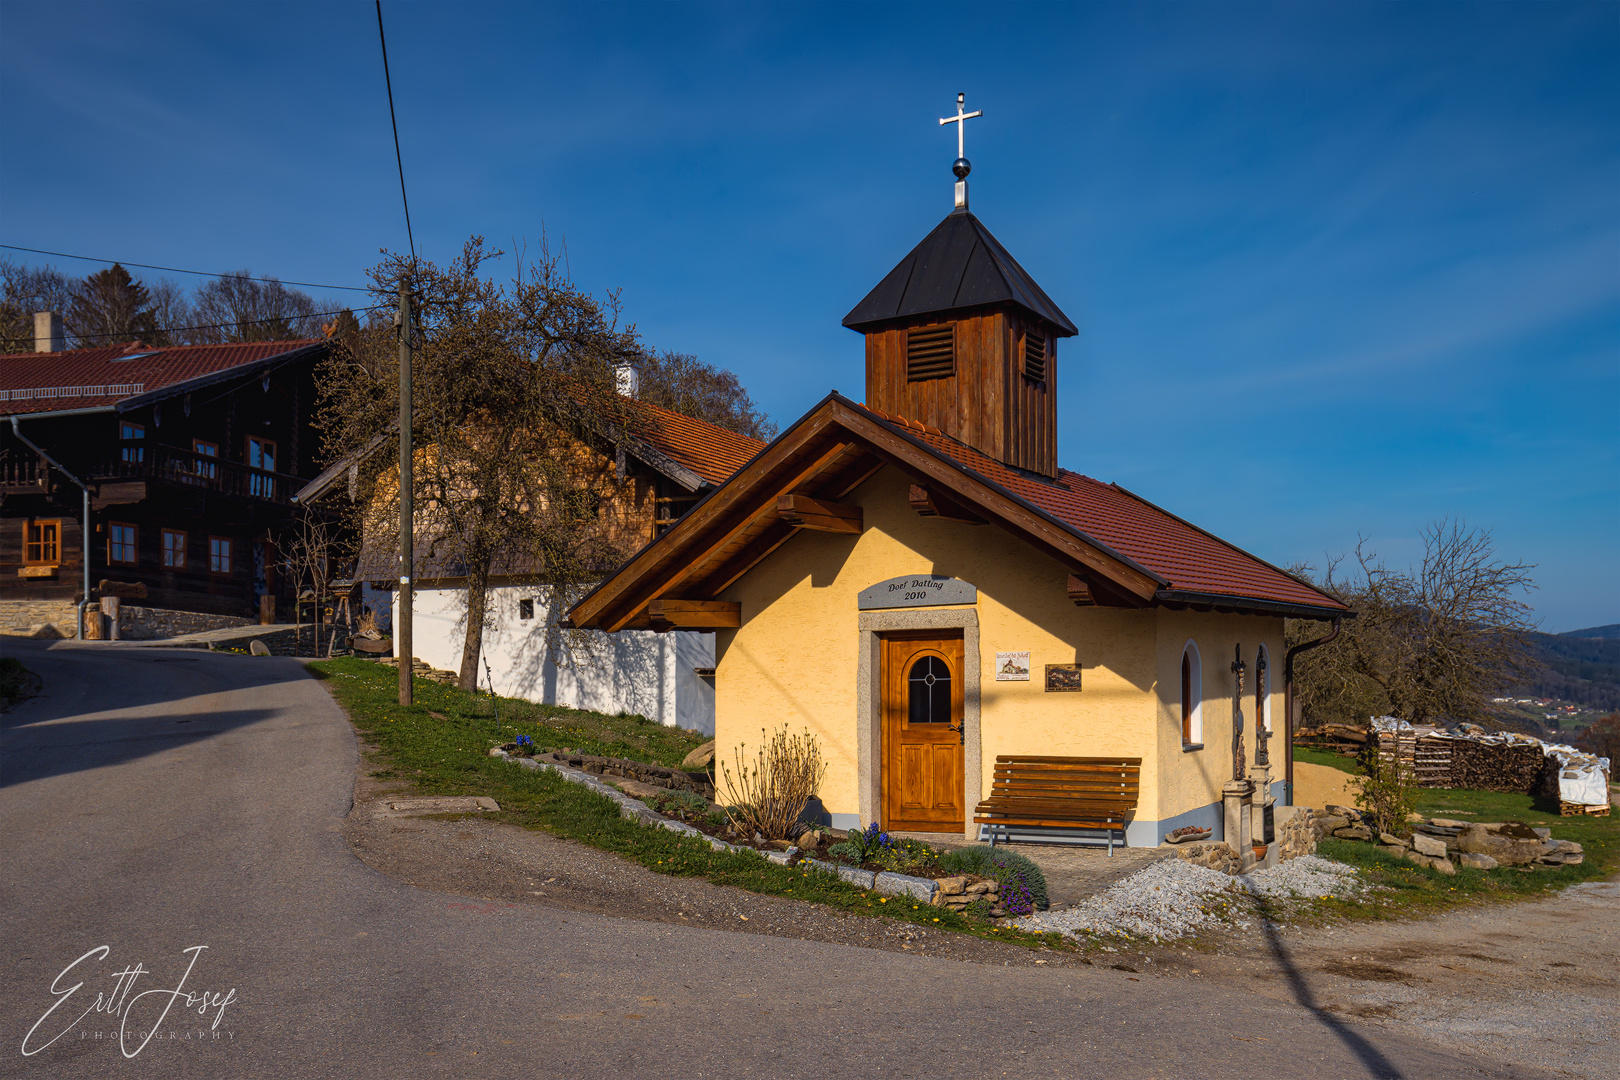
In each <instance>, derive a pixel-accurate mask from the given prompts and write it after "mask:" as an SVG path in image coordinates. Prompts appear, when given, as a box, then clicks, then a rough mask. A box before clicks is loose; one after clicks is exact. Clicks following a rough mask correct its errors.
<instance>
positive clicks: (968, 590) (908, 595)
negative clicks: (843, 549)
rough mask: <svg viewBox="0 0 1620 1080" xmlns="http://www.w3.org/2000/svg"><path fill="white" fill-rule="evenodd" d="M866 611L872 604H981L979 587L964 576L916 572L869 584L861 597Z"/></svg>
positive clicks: (862, 605)
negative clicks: (936, 575) (964, 578)
mask: <svg viewBox="0 0 1620 1080" xmlns="http://www.w3.org/2000/svg"><path fill="white" fill-rule="evenodd" d="M856 602H857V604H858V605H859V607H860V610H862V611H869V610H871V609H872V608H896V607H938V606H939V605H941V604H977V603H978V602H979V589H978V586H976V585H971V584H969V583H968V582H966V581H963V580H962V579H961V578H953V577H928V576H927V575H924V574H912V575H909V576H906V577H896V578H890V579H889V580H888V581H880V582H878V583H877V584H876V585H868V586H867V587H866V588H864V589H862V590H861V592H860V596H859V597H857V600H856Z"/></svg>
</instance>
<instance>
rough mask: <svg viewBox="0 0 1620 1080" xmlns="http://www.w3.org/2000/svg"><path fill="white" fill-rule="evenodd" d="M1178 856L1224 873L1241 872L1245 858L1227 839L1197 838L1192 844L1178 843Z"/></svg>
mask: <svg viewBox="0 0 1620 1080" xmlns="http://www.w3.org/2000/svg"><path fill="white" fill-rule="evenodd" d="M1176 856H1177V857H1178V858H1181V859H1185V860H1186V861H1187V862H1190V863H1192V864H1193V865H1194V866H1205V867H1208V868H1209V869H1211V870H1219V871H1220V872H1221V873H1223V874H1241V873H1242V872H1243V860H1242V859H1239V858H1238V853H1237V852H1236V851H1234V850H1233V848H1232V845H1231V844H1228V843H1227V842H1226V841H1225V840H1195V841H1193V842H1192V843H1190V844H1177V845H1176Z"/></svg>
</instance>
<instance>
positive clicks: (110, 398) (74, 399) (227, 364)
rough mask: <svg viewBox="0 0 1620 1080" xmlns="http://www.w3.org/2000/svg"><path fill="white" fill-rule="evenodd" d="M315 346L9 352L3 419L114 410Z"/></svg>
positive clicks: (2, 376)
mask: <svg viewBox="0 0 1620 1080" xmlns="http://www.w3.org/2000/svg"><path fill="white" fill-rule="evenodd" d="M314 344H316V342H314V341H252V342H243V343H241V344H232V345H180V346H176V347H174V348H167V349H159V348H150V347H146V346H143V345H141V344H140V343H139V342H132V343H130V344H126V345H113V346H106V347H102V348H96V349H69V350H67V351H65V352H55V353H32V352H30V353H9V354H6V355H3V356H0V416H9V415H12V414H16V413H35V412H53V411H56V410H58V409H86V408H93V407H95V406H98V405H113V404H116V403H117V402H119V401H122V400H123V399H125V398H130V397H135V396H136V395H139V394H150V393H152V392H153V391H155V390H161V389H163V388H164V387H168V386H173V385H175V384H176V383H183V382H187V381H189V380H191V379H196V378H199V377H202V376H205V375H215V374H218V373H220V372H223V371H229V370H230V369H231V368H235V367H240V366H242V365H243V364H251V363H253V362H254V361H256V360H264V359H267V358H269V357H272V356H279V355H281V354H282V353H289V352H293V351H295V350H298V349H302V348H305V347H307V346H310V345H314Z"/></svg>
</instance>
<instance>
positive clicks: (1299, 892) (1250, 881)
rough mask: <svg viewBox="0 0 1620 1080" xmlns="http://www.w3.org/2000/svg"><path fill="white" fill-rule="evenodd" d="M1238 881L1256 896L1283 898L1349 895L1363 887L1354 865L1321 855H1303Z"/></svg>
mask: <svg viewBox="0 0 1620 1080" xmlns="http://www.w3.org/2000/svg"><path fill="white" fill-rule="evenodd" d="M1236 881H1237V883H1238V885H1239V887H1241V888H1243V889H1245V890H1246V891H1248V892H1250V893H1252V894H1253V895H1255V896H1265V897H1281V898H1283V899H1290V898H1301V899H1309V898H1315V897H1319V896H1346V895H1348V894H1350V893H1353V892H1356V891H1357V890H1358V889H1360V888H1361V882H1360V880H1359V879H1358V878H1357V877H1356V869H1355V867H1353V866H1346V865H1345V864H1344V863H1338V862H1334V861H1333V860H1332V859H1324V858H1322V857H1321V856H1318V855H1301V856H1300V857H1299V858H1297V859H1290V860H1289V861H1288V862H1285V863H1280V864H1278V865H1277V866H1274V867H1272V868H1271V869H1270V870H1261V871H1259V872H1258V873H1254V874H1247V875H1244V876H1243V877H1239V878H1237V879H1236Z"/></svg>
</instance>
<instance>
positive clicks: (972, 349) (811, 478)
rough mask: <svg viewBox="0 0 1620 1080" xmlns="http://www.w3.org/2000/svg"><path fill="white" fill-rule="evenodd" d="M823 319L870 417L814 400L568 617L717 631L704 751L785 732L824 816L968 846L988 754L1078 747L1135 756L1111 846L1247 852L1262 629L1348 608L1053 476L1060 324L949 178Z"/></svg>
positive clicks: (1271, 634) (1267, 638)
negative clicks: (1184, 829) (884, 257)
mask: <svg viewBox="0 0 1620 1080" xmlns="http://www.w3.org/2000/svg"><path fill="white" fill-rule="evenodd" d="M959 164H965V163H959ZM960 175H962V174H961V173H959V176H960ZM844 325H845V326H847V327H849V328H850V329H852V330H854V331H856V332H858V333H860V334H861V335H862V336H863V337H864V339H865V343H866V392H865V399H866V400H865V402H864V403H862V402H857V401H853V400H850V399H849V398H847V397H845V396H843V395H841V394H838V393H832V394H830V395H828V396H827V397H826V398H825V399H823V400H822V401H821V402H820V403H818V404H817V405H815V406H814V407H813V408H812V409H811V410H810V411H809V412H807V413H806V414H805V415H804V416H802V417H801V418H800V419H799V420H798V421H796V422H795V423H793V424H792V425H791V426H790V427H788V428H787V429H786V430H785V431H784V432H783V433H782V434H781V435H780V436H779V437H778V438H776V439H775V440H774V441H773V442H772V443H771V444H770V445H769V446H768V447H767V448H766V449H765V450H764V452H763V453H761V454H759V455H758V456H756V457H754V458H753V459H752V460H751V461H749V462H748V463H747V464H746V465H744V466H743V467H742V468H741V469H740V470H739V471H738V472H737V473H736V474H735V475H733V476H732V477H731V478H730V479H729V480H727V481H726V482H725V483H723V484H720V485H719V486H718V487H717V488H716V489H714V490H712V491H710V492H708V493H707V494H706V495H705V496H704V498H703V500H702V501H701V502H699V503H698V504H697V505H696V506H695V507H694V508H693V509H692V510H691V511H690V512H688V513H687V514H686V515H685V516H684V517H683V518H681V520H680V521H678V522H676V523H675V524H674V525H673V526H672V527H671V528H670V529H669V530H668V531H667V532H665V533H664V534H663V535H661V536H660V537H658V539H657V540H656V541H655V542H654V543H652V544H650V545H649V546H647V547H646V548H645V549H643V550H642V551H641V552H640V553H639V554H637V555H636V556H635V557H634V558H632V559H631V560H630V561H629V562H628V563H626V564H625V565H624V566H623V567H622V568H620V569H619V570H618V572H617V573H615V574H613V576H611V577H610V578H608V579H607V580H605V581H604V582H602V584H601V585H600V587H598V588H597V589H595V590H594V591H593V592H591V593H590V594H589V595H588V596H586V597H585V598H584V599H583V600H581V601H580V602H579V603H578V604H577V605H576V606H575V607H574V608H573V609H572V611H571V612H570V613H569V619H570V621H571V623H572V625H574V626H578V627H588V628H594V629H598V630H603V631H621V632H622V631H625V630H631V629H653V630H714V631H715V633H716V645H715V652H716V660H715V687H716V712H715V733H716V736H717V739H718V746H717V749H718V751H719V753H720V756H721V757H722V759H729V757H730V755H732V753H733V752H734V751H735V750H736V748H737V747H739V746H742V745H746V746H747V747H749V748H750V750H749V753H750V754H751V753H752V749H753V748H756V747H758V746H759V743H760V740H761V735H762V731H761V729H776V728H779V727H780V726H781V725H783V724H787V725H789V726H790V727H791V728H792V729H794V730H795V731H798V730H803V729H808V730H809V731H810V732H811V733H812V734H813V735H814V736H815V737H816V738H817V739H818V740H819V743H820V746H821V748H822V751H823V753H824V754H825V756H826V757H827V759H828V760H829V762H830V766H829V770H828V773H827V777H826V780H825V782H824V784H823V786H822V789H821V793H820V799H821V802H822V804H823V806H824V808H825V811H826V812H827V814H828V816H829V817H830V819H831V824H833V825H834V826H836V827H853V826H856V825H858V824H865V823H868V822H874V821H875V822H880V823H882V825H883V826H884V827H886V828H888V829H897V830H907V831H918V832H932V833H954V834H957V835H959V836H967V837H974V836H980V835H982V834H983V833H984V829H983V828H982V827H981V825H980V824H979V823H976V822H975V817H977V816H979V815H977V814H976V812H975V811H976V808H977V807H978V806H979V804H980V803H981V801H982V800H984V799H986V797H987V796H989V795H990V793H991V791H992V788H993V786H994V785H995V784H996V782H997V779H998V776H1000V773H1001V771H1004V770H998V767H997V760H998V758H1013V757H1025V758H1028V757H1040V756H1073V757H1085V758H1113V759H1116V760H1118V761H1121V762H1134V763H1135V764H1134V765H1131V766H1129V768H1130V770H1131V772H1132V781H1131V782H1132V783H1133V784H1135V783H1138V782H1139V794H1137V795H1136V797H1135V800H1134V803H1135V805H1134V808H1133V809H1132V811H1131V813H1130V814H1129V816H1128V819H1127V820H1125V821H1124V822H1122V824H1123V830H1122V831H1123V833H1124V836H1125V839H1126V840H1127V842H1128V843H1129V844H1131V845H1157V844H1158V843H1159V842H1160V839H1161V837H1162V835H1163V834H1164V833H1166V832H1168V831H1170V830H1172V829H1176V828H1178V827H1181V826H1186V825H1195V826H1203V827H1208V828H1211V829H1212V830H1213V832H1214V837H1215V838H1216V839H1221V838H1222V837H1223V835H1225V836H1229V837H1230V839H1231V840H1232V842H1233V843H1234V846H1236V844H1237V841H1238V838H1237V836H1236V835H1235V834H1234V832H1233V830H1237V831H1240V832H1242V833H1243V834H1244V842H1245V844H1247V842H1248V838H1249V836H1250V834H1251V831H1252V835H1253V836H1254V838H1255V842H1256V843H1258V842H1259V838H1260V837H1261V836H1262V835H1263V831H1264V829H1265V827H1266V826H1265V822H1266V821H1268V820H1269V819H1270V814H1269V813H1266V812H1265V811H1266V810H1267V809H1268V808H1269V807H1270V806H1271V804H1272V801H1273V800H1274V799H1275V798H1276V797H1277V795H1278V794H1279V793H1280V789H1281V787H1282V784H1281V782H1280V776H1281V767H1282V757H1281V754H1282V749H1281V745H1280V743H1281V740H1277V739H1275V738H1274V736H1275V735H1276V733H1277V731H1278V728H1279V724H1278V720H1279V718H1280V717H1281V716H1282V715H1283V703H1282V693H1281V689H1282V688H1281V685H1280V683H1281V673H1280V670H1279V669H1280V668H1281V667H1282V660H1283V620H1284V619H1285V618H1302V619H1319V620H1333V619H1336V618H1339V617H1342V616H1344V615H1345V614H1346V611H1345V609H1344V608H1343V606H1342V605H1341V604H1340V603H1339V602H1338V601H1336V600H1334V599H1333V598H1332V597H1330V596H1327V595H1325V594H1323V593H1322V592H1320V591H1318V590H1317V589H1315V588H1313V587H1312V586H1310V585H1309V584H1307V583H1306V582H1304V581H1301V580H1299V579H1297V578H1295V577H1293V576H1291V575H1289V574H1287V573H1285V572H1284V571H1282V570H1279V569H1277V568H1276V567H1274V566H1271V565H1269V564H1267V563H1265V562H1263V561H1262V560H1260V559H1258V558H1256V557H1254V556H1253V555H1250V554H1248V553H1246V552H1244V551H1241V550H1239V549H1238V548H1236V547H1234V546H1233V545H1231V544H1229V543H1226V542H1225V541H1223V540H1221V539H1219V538H1218V537H1215V536H1212V535H1210V534H1209V533H1207V532H1205V531H1204V530H1202V529H1200V528H1198V527H1197V526H1195V525H1193V524H1191V523H1190V522H1187V521H1184V520H1183V519H1181V518H1179V517H1176V516H1175V515H1174V514H1172V513H1170V512H1168V511H1166V510H1163V509H1161V508H1159V507H1157V506H1155V505H1153V504H1152V503H1150V502H1148V501H1147V500H1145V499H1143V498H1140V497H1139V496H1137V495H1134V494H1132V493H1131V492H1129V491H1126V490H1125V489H1123V488H1121V487H1119V486H1118V485H1117V484H1110V483H1106V482H1103V481H1100V480H1094V479H1092V478H1090V477H1088V476H1083V475H1081V474H1079V473H1074V472H1070V471H1068V470H1067V469H1063V468H1061V467H1059V465H1058V433H1059V431H1060V430H1061V426H1062V425H1061V424H1060V422H1059V417H1058V415H1057V404H1056V402H1057V398H1056V387H1057V377H1058V374H1059V365H1058V344H1059V342H1060V341H1061V340H1063V339H1064V338H1068V337H1072V336H1074V335H1075V334H1076V332H1077V331H1076V328H1075V326H1074V324H1073V323H1072V322H1071V321H1070V320H1069V319H1068V317H1067V316H1065V315H1064V314H1063V312H1062V311H1061V310H1059V308H1058V306H1057V305H1056V304H1055V303H1054V302H1053V301H1052V300H1051V298H1049V297H1048V296H1047V295H1046V293H1045V292H1043V291H1042V290H1041V288H1040V287H1039V286H1038V285H1037V284H1036V283H1035V282H1034V280H1033V279H1032V278H1031V277H1030V276H1029V275H1028V274H1027V273H1026V272H1025V271H1024V270H1023V268H1022V267H1020V266H1019V264H1018V262H1017V261H1016V260H1015V259H1014V258H1013V257H1012V255H1011V254H1009V253H1008V251H1007V250H1006V249H1005V248H1004V247H1002V245H1001V244H1000V243H999V242H997V240H996V238H995V237H994V236H992V235H991V233H990V231H989V230H988V229H987V228H985V226H984V224H983V223H982V222H980V221H979V220H978V219H977V218H976V217H975V216H973V215H972V214H971V213H969V212H968V210H967V206H966V197H965V180H964V181H963V182H962V183H961V184H960V185H959V186H958V205H957V208H956V210H955V211H953V212H952V213H951V214H950V215H949V216H948V217H946V218H945V220H944V221H942V222H941V223H940V224H939V226H938V227H937V228H935V229H934V231H933V232H931V233H930V234H929V235H928V236H927V237H926V238H924V239H923V241H922V242H921V243H920V244H918V245H917V247H916V248H915V249H914V250H913V251H912V252H911V253H910V254H909V255H907V256H906V257H905V258H904V259H903V260H901V262H900V263H899V265H897V266H896V267H895V268H894V269H893V270H892V271H891V272H890V273H889V274H888V276H886V277H884V278H883V280H882V281H881V282H879V283H878V285H877V287H876V288H874V289H873V290H872V291H871V293H870V294H869V295H868V296H867V297H866V298H865V299H864V300H862V301H861V302H860V303H859V304H857V305H856V306H855V309H854V310H853V311H851V312H850V313H849V315H848V317H847V318H846V319H845V320H844ZM1273 755H1276V756H1275V757H1273ZM1234 815H1236V816H1234ZM1240 818H1241V821H1242V822H1243V824H1242V825H1241V828H1239V826H1238V824H1237V822H1238V821H1239V819H1240ZM1251 823H1252V829H1251ZM1025 831H1026V832H1027V833H1029V834H1032V835H1034V836H1037V837H1047V836H1049V837H1050V838H1053V839H1058V838H1069V837H1070V835H1071V833H1072V830H1064V829H1052V830H1046V829H1042V828H1039V827H1034V826H1031V827H1029V828H1028V829H1026V830H1025Z"/></svg>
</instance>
